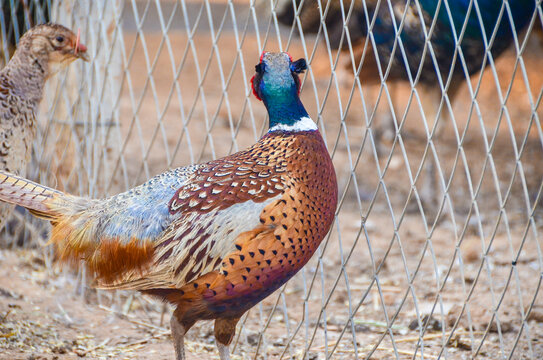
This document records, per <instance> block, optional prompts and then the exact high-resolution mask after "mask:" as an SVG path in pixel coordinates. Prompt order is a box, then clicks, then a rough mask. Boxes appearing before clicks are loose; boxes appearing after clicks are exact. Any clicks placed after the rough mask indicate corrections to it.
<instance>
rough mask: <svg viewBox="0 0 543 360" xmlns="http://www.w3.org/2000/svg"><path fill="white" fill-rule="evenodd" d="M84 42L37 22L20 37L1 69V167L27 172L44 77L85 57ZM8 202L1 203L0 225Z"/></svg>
mask: <svg viewBox="0 0 543 360" xmlns="http://www.w3.org/2000/svg"><path fill="white" fill-rule="evenodd" d="M86 50H87V48H86V47H85V45H83V44H81V43H79V40H78V38H77V37H76V35H75V34H74V33H73V32H72V31H70V30H69V29H67V28H65V27H64V26H62V25H57V24H46V25H38V26H35V27H33V28H32V29H30V30H29V31H27V32H26V33H25V35H24V36H23V37H22V38H21V40H20V41H19V44H18V47H17V50H16V51H15V54H13V57H12V58H11V60H10V61H9V63H8V64H7V65H6V67H4V68H3V69H2V71H0V169H3V170H6V171H9V172H12V173H14V174H17V175H24V174H25V173H26V165H27V163H28V161H29V159H30V155H31V150H32V142H33V141H34V136H35V134H36V112H37V110H38V105H39V104H40V101H41V99H42V96H43V88H44V86H45V82H46V80H47V79H48V78H49V77H50V76H51V75H53V74H54V73H55V72H57V71H58V70H59V69H60V68H61V67H62V66H64V65H66V64H69V63H71V62H72V61H73V60H75V59H77V58H83V59H86ZM11 208H12V207H11V206H9V205H7V204H3V205H1V206H0V228H1V227H2V226H3V224H4V222H5V220H6V218H7V217H8V215H9V213H10V211H11Z"/></svg>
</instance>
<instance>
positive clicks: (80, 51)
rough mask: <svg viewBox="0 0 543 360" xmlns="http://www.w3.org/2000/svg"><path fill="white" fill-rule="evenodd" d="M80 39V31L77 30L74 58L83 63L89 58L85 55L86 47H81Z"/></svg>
mask: <svg viewBox="0 0 543 360" xmlns="http://www.w3.org/2000/svg"><path fill="white" fill-rule="evenodd" d="M80 37H81V29H77V38H76V39H75V47H74V56H75V57H78V58H80V59H83V60H84V61H89V60H90V57H89V54H87V47H86V46H85V45H83V44H82V43H81V42H80V41H79V39H80Z"/></svg>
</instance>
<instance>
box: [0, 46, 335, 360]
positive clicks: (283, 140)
mask: <svg viewBox="0 0 543 360" xmlns="http://www.w3.org/2000/svg"><path fill="white" fill-rule="evenodd" d="M306 67H307V66H306V62H305V60H304V59H300V60H297V61H294V62H293V61H292V59H291V58H290V56H289V55H288V54H287V53H263V54H262V57H261V60H260V63H259V64H258V65H256V74H255V76H254V77H253V79H252V86H253V92H254V94H255V96H256V97H257V98H258V99H261V100H262V101H263V102H264V104H265V105H266V108H267V110H268V114H269V122H270V129H269V131H268V133H267V134H266V135H264V136H263V137H262V138H261V139H260V140H259V141H258V142H257V143H256V144H255V145H253V146H251V147H250V148H248V149H247V150H244V151H241V152H238V153H235V154H233V155H230V156H227V157H224V158H222V159H218V160H214V161H210V162H208V163H204V164H199V165H193V166H188V167H184V168H178V169H175V170H171V171H168V172H165V173H163V174H161V175H158V176H156V177H154V178H152V179H151V180H149V181H148V182H146V183H144V184H143V185H140V186H138V187H136V188H134V189H132V190H130V191H128V192H125V193H122V194H119V195H116V196H113V197H110V198H107V199H104V200H90V199H85V198H81V197H76V196H72V195H69V194H65V193H62V192H59V191H56V190H53V189H50V188H47V187H44V186H42V185H39V184H36V183H33V182H31V181H29V180H26V179H23V178H20V177H16V176H14V175H11V174H8V173H5V172H0V199H1V200H3V201H7V202H11V203H14V204H18V205H21V206H24V207H26V208H27V209H29V210H30V211H31V212H32V213H34V214H35V215H37V216H39V217H42V218H45V219H48V220H50V221H51V223H52V224H53V230H52V235H51V242H53V243H55V244H56V245H57V247H58V250H59V252H60V257H61V259H63V260H65V261H72V262H76V263H77V262H79V261H80V260H83V262H84V263H85V264H86V266H87V267H88V269H89V270H90V271H91V272H92V273H93V274H94V275H95V276H96V278H97V283H98V285H99V286H101V287H106V288H111V289H136V290H140V291H143V292H145V293H148V294H153V295H156V296H159V297H161V298H162V299H164V300H166V301H168V302H170V303H172V304H173V305H175V306H176V310H175V311H174V314H173V316H172V320H171V328H172V334H173V338H174V345H175V349H176V354H177V359H184V347H183V337H184V334H185V333H186V332H187V331H188V330H189V329H190V327H191V326H192V325H193V324H194V323H195V322H196V321H198V320H202V319H215V338H216V342H217V347H218V349H219V353H220V357H221V359H222V360H225V359H228V358H229V351H228V345H229V344H230V342H231V341H232V338H233V336H234V334H235V328H236V323H237V322H238V320H239V318H240V317H241V316H242V315H243V313H245V312H246V311H247V310H248V309H250V308H251V307H253V306H254V305H255V304H257V303H258V302H260V301H261V300H262V299H264V298H265V297H266V296H268V295H269V294H271V293H272V292H273V291H275V290H276V289H278V288H279V287H280V286H281V285H282V284H284V283H285V282H286V281H287V280H288V279H290V278H291V277H292V276H293V275H294V274H296V272H297V271H298V270H300V269H301V268H302V267H303V266H304V264H305V263H307V261H308V260H309V259H310V258H311V256H312V255H313V253H314V252H315V250H316V249H317V247H318V246H319V244H320V242H321V240H322V239H323V238H324V236H325V235H326V233H327V232H328V230H329V229H330V226H331V224H332V221H333V217H334V212H335V209H336V204H337V182H336V176H335V172H334V167H333V165H332V161H331V159H330V155H329V154H328V151H327V149H326V146H325V144H324V141H323V139H322V137H321V135H320V133H319V131H318V130H317V127H316V125H315V123H314V122H313V121H312V120H311V119H310V118H309V116H308V114H307V112H306V110H305V109H304V107H303V105H302V103H301V101H300V98H299V90H300V80H299V78H298V74H299V73H301V72H302V71H303V70H305V69H306Z"/></svg>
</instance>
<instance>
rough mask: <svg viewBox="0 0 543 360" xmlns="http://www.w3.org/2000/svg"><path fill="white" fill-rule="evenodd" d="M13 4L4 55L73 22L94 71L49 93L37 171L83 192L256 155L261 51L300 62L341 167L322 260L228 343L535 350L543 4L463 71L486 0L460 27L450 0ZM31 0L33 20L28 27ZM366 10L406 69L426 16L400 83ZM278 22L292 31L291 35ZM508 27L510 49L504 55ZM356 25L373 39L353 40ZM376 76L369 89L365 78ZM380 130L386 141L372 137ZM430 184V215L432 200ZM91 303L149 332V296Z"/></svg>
mask: <svg viewBox="0 0 543 360" xmlns="http://www.w3.org/2000/svg"><path fill="white" fill-rule="evenodd" d="M479 1H480V0H479ZM8 3H9V6H10V8H9V15H6V13H5V12H2V13H0V31H1V33H2V35H1V40H2V46H1V49H2V52H3V55H2V57H3V58H5V59H7V58H8V57H9V54H10V51H12V50H10V49H11V48H10V36H12V35H13V36H15V38H16V39H18V37H19V36H20V34H21V33H22V32H23V30H25V29H27V28H28V27H29V26H31V25H32V24H33V22H38V23H39V22H44V21H47V19H48V18H49V17H50V18H51V19H52V20H53V21H58V22H61V23H63V24H65V25H67V26H70V27H72V28H81V29H82V34H83V35H84V36H83V38H84V40H85V44H86V45H87V46H88V48H89V51H90V52H91V54H92V58H93V59H92V61H91V62H90V63H88V64H81V63H77V64H74V65H73V66H72V67H70V69H69V70H67V71H66V72H64V73H62V74H60V75H59V76H58V77H56V78H55V79H53V80H52V81H51V82H50V84H49V85H48V90H47V92H46V93H47V96H46V99H45V100H44V110H43V111H42V112H41V118H40V132H39V134H38V140H37V141H36V144H35V152H36V154H37V155H36V161H35V164H37V165H36V166H33V171H32V172H31V176H34V177H35V178H37V179H39V180H40V181H42V182H45V183H48V184H51V185H58V186H60V187H62V188H63V189H64V190H66V191H70V192H74V193H77V194H83V195H89V196H92V197H103V196H107V195H110V194H113V193H117V192H119V191H124V190H126V189H128V188H130V187H132V186H134V185H136V184H139V183H141V182H142V181H144V180H145V179H147V178H149V177H151V176H153V175H155V174H156V173H159V172H161V171H164V170H166V169H167V168H170V167H176V166H183V165H188V164H193V163H197V162H201V161H206V160H209V159H214V158H217V157H221V156H224V155H226V154H229V153H233V152H235V151H238V150H239V149H242V148H244V147H246V146H248V145H250V144H251V143H252V142H254V141H255V140H256V139H258V137H259V136H261V135H262V134H263V133H264V132H265V131H266V125H267V118H266V113H265V111H264V109H263V106H262V105H261V104H258V103H257V102H255V100H254V98H252V94H251V87H250V85H249V79H250V77H251V76H252V64H254V63H256V61H257V59H258V57H259V55H260V52H261V51H263V50H269V51H290V52H291V53H292V54H293V55H294V56H299V57H302V56H303V57H305V58H306V59H307V60H308V63H309V64H310V66H309V69H308V71H307V73H306V74H305V75H304V76H303V79H302V88H303V90H302V97H303V101H304V104H305V105H306V107H307V108H308V110H309V112H310V114H311V115H312V116H313V118H314V119H315V120H316V122H317V123H318V125H319V128H320V130H321V132H322V133H323V136H324V138H325V140H326V143H327V146H328V148H329V150H330V153H331V155H332V157H333V161H334V164H335V167H336V172H337V175H338V180H339V186H340V189H339V194H340V198H339V207H338V209H337V211H336V219H335V222H334V225H333V228H332V230H331V231H330V234H328V236H327V237H326V239H325V240H324V241H323V243H322V245H321V247H320V248H319V250H318V252H317V254H316V255H315V256H314V258H313V259H312V260H311V262H310V263H309V264H308V265H307V266H306V267H305V268H304V269H303V270H302V271H301V272H300V274H298V275H297V276H295V277H294V278H293V279H292V280H291V281H290V282H289V283H287V284H286V285H285V286H283V287H282V288H281V289H280V290H278V291H277V292H276V293H275V294H273V295H272V296H270V298H269V299H267V300H265V301H264V302H263V303H261V304H260V305H258V307H256V308H255V309H253V310H251V311H250V312H248V314H247V315H246V316H245V317H244V318H243V319H242V321H240V325H239V329H238V335H237V337H236V339H235V341H234V345H233V346H232V349H231V350H232V351H233V352H234V353H235V354H238V355H239V356H240V357H241V358H253V359H260V358H264V359H268V358H270V359H271V358H272V359H276V358H283V359H287V358H289V359H290V358H292V359H294V358H296V359H320V358H325V359H351V358H354V359H369V358H373V357H375V358H396V359H406V358H411V359H418V358H421V359H435V358H445V359H455V358H458V356H460V355H459V354H461V356H462V357H467V358H476V357H480V358H500V359H514V358H529V359H539V358H541V357H542V356H543V354H542V352H541V351H542V350H541V347H540V346H538V345H537V343H536V342H535V340H534V339H538V338H539V337H541V336H543V334H542V331H543V330H542V327H541V324H540V323H538V322H537V321H538V320H533V317H532V314H533V312H534V309H536V308H539V307H541V306H543V302H542V300H541V297H540V296H539V293H540V288H541V280H542V274H543V252H542V250H541V232H542V231H543V220H542V219H543V210H542V209H543V205H542V201H543V200H542V197H543V195H542V193H543V173H542V172H541V169H540V168H541V159H542V158H543V130H542V125H541V120H540V116H541V111H542V110H541V99H542V97H543V79H542V78H541V77H539V76H537V75H538V71H539V69H537V68H536V66H534V64H535V63H536V62H535V61H534V60H533V59H534V57H536V58H537V56H539V57H540V54H539V55H537V54H536V53H535V52H536V51H538V50H537V47H538V46H541V45H534V42H535V41H534V40H533V38H534V37H535V36H536V35H535V32H536V31H542V30H541V28H542V25H541V24H542V23H543V10H542V6H541V0H534V4H535V9H536V10H535V11H534V13H533V15H532V16H531V19H530V21H529V23H528V25H527V26H526V30H525V31H524V32H523V33H517V32H516V30H515V26H514V23H515V15H514V13H513V11H512V9H511V7H512V2H511V0H502V1H500V2H499V6H500V12H499V16H498V22H497V24H496V25H495V26H494V28H492V29H486V30H487V31H486V32H485V31H483V32H482V34H481V35H482V41H483V42H484V48H485V53H484V59H483V61H482V64H481V67H480V71H478V72H477V73H476V74H474V75H472V76H470V70H469V69H470V66H469V65H470V64H468V59H469V57H468V56H467V54H465V51H466V50H465V48H464V47H463V46H462V44H464V41H465V37H466V32H467V28H468V21H469V20H470V18H469V16H472V17H471V19H476V21H477V22H478V25H479V26H480V27H481V28H484V27H485V21H484V19H485V13H484V12H483V11H482V9H481V6H480V4H479V2H478V0H471V1H470V2H469V7H468V14H470V15H469V16H467V17H466V18H465V19H464V21H463V22H462V25H461V26H460V27H459V28H455V26H454V21H453V18H454V16H455V14H454V13H453V12H454V8H453V6H452V5H453V2H452V1H451V0H439V1H437V2H436V4H435V5H436V8H437V10H436V11H435V14H434V16H433V17H432V18H427V17H428V16H429V15H428V13H427V12H426V10H425V8H424V4H421V3H419V1H418V0H406V1H405V2H402V1H399V0H344V1H337V0H268V1H255V0H251V1H250V2H243V1H238V0H224V1H212V0H204V1H201V2H200V1H189V0H176V1H173V0H171V1H160V0H115V1H106V0H99V1H82V0H81V1H76V0H73V1H60V0H59V1H54V2H49V1H45V2H40V1H39V0H32V1H30V2H28V1H27V2H24V1H16V0H9V1H8V2H7V1H6V0H4V1H0V5H1V6H2V8H4V5H5V4H8ZM23 3H24V4H25V5H26V4H30V5H32V8H33V9H37V10H36V13H35V14H30V15H29V14H26V17H24V23H21V24H19V23H18V20H17V16H16V14H17V11H19V10H18V9H19V8H20V6H21V4H23ZM374 8H375V9H379V11H382V12H387V13H388V14H390V21H391V22H392V26H393V29H394V34H395V40H394V44H393V47H392V48H391V49H390V52H391V53H392V54H396V55H397V56H398V58H399V59H401V65H402V66H405V67H406V68H409V61H410V59H409V56H408V53H409V52H408V50H409V48H408V47H409V46H410V45H409V42H407V41H406V38H405V36H403V35H401V34H405V31H406V29H407V28H408V27H409V26H411V22H412V21H415V20H418V21H419V23H421V37H422V38H424V39H425V42H424V47H423V48H422V49H421V52H422V57H421V59H422V60H421V63H420V64H418V67H417V70H416V72H413V73H411V71H406V79H405V81H403V82H401V83H400V82H398V81H396V80H395V79H394V78H393V76H392V74H393V70H394V66H398V63H394V62H393V61H390V62H389V63H382V62H381V61H378V59H379V58H380V55H382V54H381V53H380V50H379V36H380V34H379V33H378V32H379V28H378V23H379V21H380V20H379V18H378V16H380V15H378V12H379V11H377V10H375V9H374ZM308 11H314V12H313V13H312V14H313V15H312V16H313V17H310V16H309V15H307V14H308ZM440 11H441V13H442V14H445V16H446V17H447V18H448V19H449V21H450V23H451V25H452V28H451V30H452V31H451V37H452V38H453V40H454V46H455V48H454V55H453V57H452V64H453V65H452V67H451V69H450V71H449V72H448V74H446V75H444V76H443V77H441V76H440V75H438V76H437V77H436V83H435V84H434V86H431V87H428V86H427V85H426V84H423V83H422V82H421V81H422V80H421V79H422V77H423V75H424V71H428V69H427V68H425V67H424V59H425V58H428V59H430V62H431V64H432V66H433V67H434V68H439V66H440V64H439V62H438V56H437V53H438V51H439V49H438V48H437V47H438V46H439V44H436V43H435V42H434V41H433V39H434V38H435V35H436V32H437V31H442V30H440V29H441V28H440V27H439V26H438V22H439V21H440V19H438V15H437V14H438V13H439V12H440ZM287 13H290V14H291V15H292V21H290V22H288V23H287V24H283V23H284V22H285V17H286V15H285V14H287ZM7 16H9V19H8V18H7ZM502 19H503V20H505V19H507V20H508V22H509V23H510V24H511V27H510V29H509V30H510V31H511V32H512V34H513V38H512V43H511V49H509V50H508V52H506V53H505V54H504V55H502V56H500V57H499V58H498V57H497V56H494V54H493V52H492V49H493V48H494V47H495V46H496V44H497V43H498V42H499V41H501V39H499V38H498V27H499V26H498V25H499V24H500V21H501V20H502ZM8 20H9V21H8ZM312 21H314V23H315V24H316V25H315V26H314V27H315V28H314V29H311V31H309V30H308V29H307V28H308V26H310V23H311V22H312ZM360 22H362V24H361V25H360ZM338 24H339V25H338ZM427 24H428V26H427ZM355 25H356V26H362V27H363V28H364V29H365V30H364V31H365V33H364V36H363V39H362V40H360V34H359V33H357V31H359V30H358V28H357V27H356V26H355ZM487 34H488V36H487ZM534 49H535V50H534ZM541 51H543V50H541ZM392 57H393V56H391V58H392ZM502 58H503V59H502ZM372 59H377V61H373V60H372ZM368 68H371V69H372V71H373V72H374V73H375V74H374V75H375V76H374V77H375V79H376V85H373V86H371V85H367V83H368V79H367V78H366V77H365V76H367V75H366V74H367V73H368V70H367V69H368ZM455 68H457V69H460V71H461V72H462V74H461V75H463V83H462V85H461V86H462V89H463V90H462V91H460V92H458V93H457V92H456V89H455V86H456V84H454V83H453V82H454V81H457V78H456V76H457V74H456V73H455V70H454V69H455ZM386 117H389V118H390V125H391V126H390V128H392V129H393V131H392V132H393V135H392V138H391V140H390V143H389V144H386V143H385V141H384V140H383V139H382V138H381V137H380V133H381V130H380V128H381V126H382V124H380V123H382V122H384V121H385V118H386ZM443 129H446V132H445V130H443ZM413 133H415V134H414V135H413ZM447 136H448V138H447ZM432 167H433V168H434V169H435V177H434V178H433V179H431V180H429V179H430V178H429V177H428V173H429V171H428V169H431V168H432ZM429 181H430V182H429ZM432 182H433V184H434V186H435V188H436V191H437V193H438V194H437V200H438V201H437V204H435V205H431V204H428V202H427V201H426V199H425V192H426V191H427V190H428V184H429V183H432ZM18 217H19V218H23V216H21V215H20V214H19V215H18ZM24 218H25V219H26V217H24ZM25 221H29V220H25ZM29 224H30V225H29V228H28V233H29V234H31V235H30V236H29V237H30V238H32V239H34V238H36V237H38V238H39V237H40V236H38V235H36V234H40V232H41V231H42V230H43V226H44V225H43V224H42V223H40V222H35V221H32V222H29ZM11 236H12V237H13V239H16V237H17V236H16V235H14V234H12V235H11ZM13 241H15V240H13ZM32 241H34V242H35V241H41V242H43V239H41V240H40V239H38V240H32ZM474 247H476V248H477V250H473V248H474ZM45 258H46V263H51V261H52V258H51V254H48V255H46V256H45ZM66 276H72V275H70V274H67V275H66ZM84 276H85V275H84V274H79V280H80V282H81V283H80V284H81V287H82V288H84V287H85V286H86V284H85V281H84ZM80 293H81V292H80ZM391 294H392V295H391ZM98 298H99V302H100V303H101V304H104V303H106V302H107V303H111V302H114V303H117V304H118V305H117V306H118V307H117V309H116V311H120V310H119V309H124V308H126V309H128V308H129V307H130V306H129V304H131V303H132V302H133V301H137V302H139V303H141V304H144V303H145V304H146V305H142V308H143V309H144V311H145V313H146V316H147V317H148V318H149V322H150V323H152V322H153V319H155V317H153V316H152V313H153V312H154V311H159V310H157V309H159V306H154V305H153V304H154V303H153V300H148V299H145V300H142V298H141V296H139V295H127V296H126V297H125V296H124V295H123V296H118V295H115V296H111V295H109V294H107V293H99V296H98ZM115 298H116V299H117V300H114V299H115ZM127 304H128V305H127ZM123 311H124V310H123ZM126 311H128V310H126ZM126 311H125V313H126ZM154 325H156V326H158V327H160V328H161V326H162V325H161V324H154ZM361 332H362V333H363V334H361ZM277 334H281V337H280V338H278V336H277ZM458 343H462V344H463V345H462V347H463V350H462V347H458V346H455V344H458Z"/></svg>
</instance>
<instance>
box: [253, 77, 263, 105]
mask: <svg viewBox="0 0 543 360" xmlns="http://www.w3.org/2000/svg"><path fill="white" fill-rule="evenodd" d="M255 76H256V75H253V77H252V78H251V89H253V95H254V96H255V98H257V99H258V100H260V101H262V99H261V98H260V96H258V93H257V92H256V89H255V83H254V81H253V80H254V79H255Z"/></svg>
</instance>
